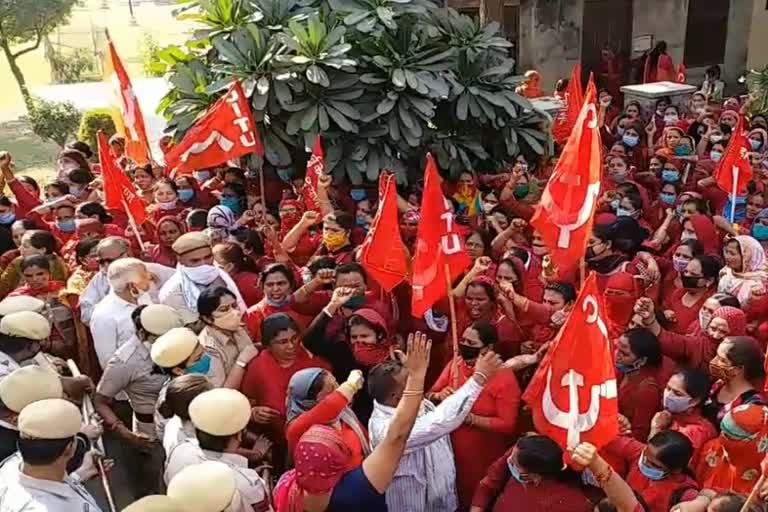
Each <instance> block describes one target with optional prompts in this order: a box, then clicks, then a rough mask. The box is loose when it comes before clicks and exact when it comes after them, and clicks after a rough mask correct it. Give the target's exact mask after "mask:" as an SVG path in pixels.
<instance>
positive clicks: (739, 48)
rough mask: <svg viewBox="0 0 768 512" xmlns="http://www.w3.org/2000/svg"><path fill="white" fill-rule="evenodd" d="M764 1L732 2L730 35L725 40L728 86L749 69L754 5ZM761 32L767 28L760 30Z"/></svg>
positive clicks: (729, 22) (729, 17) (729, 14)
mask: <svg viewBox="0 0 768 512" xmlns="http://www.w3.org/2000/svg"><path fill="white" fill-rule="evenodd" d="M755 3H758V4H761V5H762V7H763V8H765V2H764V1H762V0H731V7H730V9H729V10H728V35H727V36H726V40H725V62H724V63H723V80H725V82H726V83H727V84H735V83H736V80H737V79H738V78H739V76H741V75H742V74H743V73H744V71H745V70H746V68H747V46H748V43H749V35H750V29H751V27H752V9H753V7H754V4H755ZM758 30H760V31H761V32H764V31H765V27H764V26H761V27H759V28H758Z"/></svg>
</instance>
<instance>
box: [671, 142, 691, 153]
mask: <svg viewBox="0 0 768 512" xmlns="http://www.w3.org/2000/svg"><path fill="white" fill-rule="evenodd" d="M690 154H691V148H689V147H688V146H682V145H680V144H678V145H677V146H675V156H688V155H690Z"/></svg>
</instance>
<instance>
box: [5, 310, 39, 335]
mask: <svg viewBox="0 0 768 512" xmlns="http://www.w3.org/2000/svg"><path fill="white" fill-rule="evenodd" d="M0 333H2V334H7V335H8V336H16V337H19V338H29V339H31V340H37V341H42V340H44V339H47V338H48V336H50V335H51V324H50V322H48V319H47V318H45V317H44V316H43V315H41V314H40V313H35V312H33V311H19V312H17V313H11V314H10V315H7V316H4V317H3V318H1V319H0Z"/></svg>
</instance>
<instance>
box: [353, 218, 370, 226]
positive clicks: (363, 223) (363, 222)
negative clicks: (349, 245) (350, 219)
mask: <svg viewBox="0 0 768 512" xmlns="http://www.w3.org/2000/svg"><path fill="white" fill-rule="evenodd" d="M355 224H357V225H358V226H360V227H361V228H364V227H366V226H368V221H367V220H365V219H364V218H362V217H358V218H356V219H355Z"/></svg>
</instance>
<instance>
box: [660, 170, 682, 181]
mask: <svg viewBox="0 0 768 512" xmlns="http://www.w3.org/2000/svg"><path fill="white" fill-rule="evenodd" d="M679 179H680V171H677V170H672V169H664V170H663V171H661V180H662V181H666V182H667V183H675V182H676V181H677V180H679Z"/></svg>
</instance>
